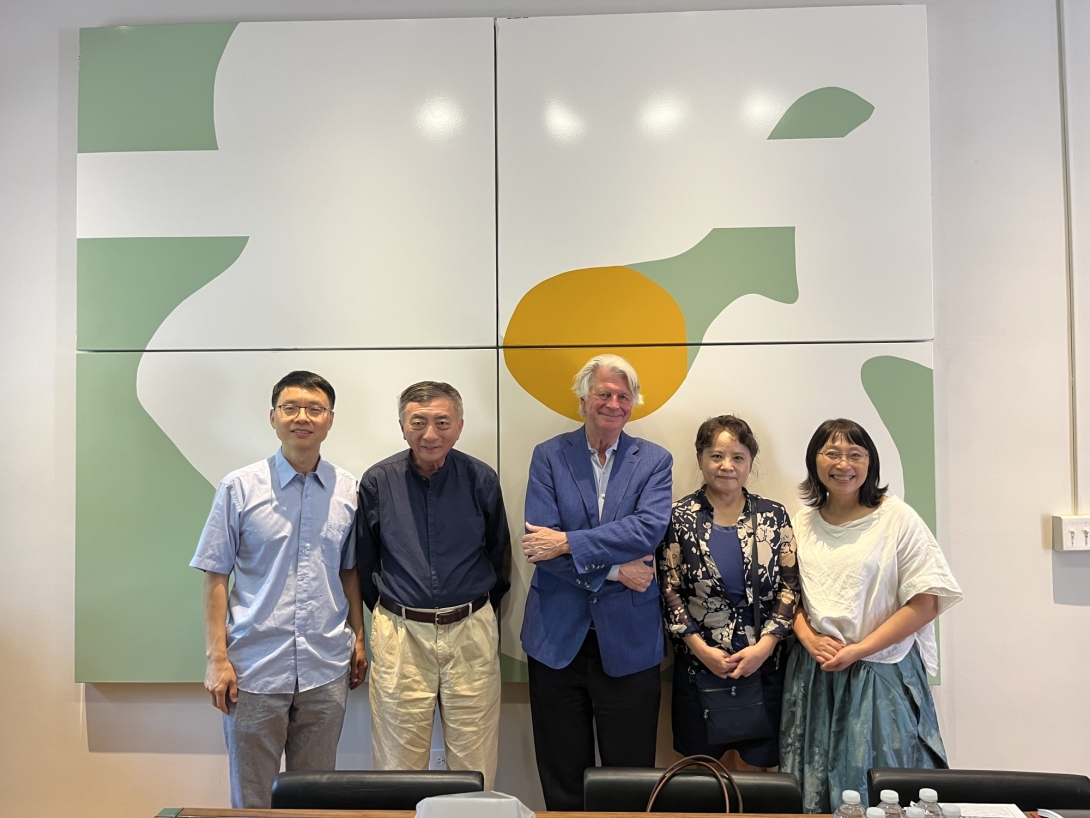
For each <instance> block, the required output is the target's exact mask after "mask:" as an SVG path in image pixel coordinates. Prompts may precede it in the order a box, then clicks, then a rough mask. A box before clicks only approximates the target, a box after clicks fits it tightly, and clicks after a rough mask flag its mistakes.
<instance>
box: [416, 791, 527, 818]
mask: <svg viewBox="0 0 1090 818" xmlns="http://www.w3.org/2000/svg"><path fill="white" fill-rule="evenodd" d="M416 818H534V811H533V810H532V809H530V808H529V807H528V806H526V805H525V804H523V803H522V802H521V801H519V800H518V799H517V798H516V797H515V796H513V795H507V794H506V793H502V792H461V793H457V794H455V795H433V796H432V797H431V798H425V799H424V800H423V801H421V802H420V803H419V804H417V805H416Z"/></svg>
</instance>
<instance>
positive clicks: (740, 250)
mask: <svg viewBox="0 0 1090 818" xmlns="http://www.w3.org/2000/svg"><path fill="white" fill-rule="evenodd" d="M626 266H627V267H629V268H630V269H633V270H635V271H636V272H638V273H641V274H643V275H645V276H647V277H648V278H649V279H651V280H652V281H654V282H655V283H656V284H658V285H659V286H660V287H662V288H663V289H664V290H666V292H668V293H670V295H671V296H673V298H674V300H675V301H677V303H678V306H679V307H681V312H682V314H683V315H684V316H685V328H686V333H685V334H686V340H687V341H688V342H689V344H692V345H693V346H690V347H689V366H690V367H692V365H693V361H694V360H695V359H696V356H697V353H698V352H699V351H700V346H699V345H700V343H701V342H702V341H703V340H704V333H705V332H707V330H708V327H709V326H710V325H711V323H712V321H714V320H715V319H716V317H717V316H718V315H719V313H721V312H722V311H723V310H725V309H726V308H727V307H728V306H730V304H732V303H733V302H734V301H735V300H736V299H738V298H740V297H741V296H743V295H749V294H750V293H754V294H756V295H763V296H765V297H766V298H770V299H772V300H773V301H779V302H781V303H783V304H794V303H795V302H796V301H797V300H798V297H799V283H798V278H797V277H796V275H795V228H794V227H717V228H715V229H713V230H712V231H711V232H710V233H708V235H707V236H705V237H704V238H703V239H701V240H700V241H699V242H698V243H697V244H696V245H694V246H693V247H691V248H690V249H688V250H686V251H685V252H684V253H682V254H681V255H679V256H674V257H672V258H665V259H662V260H660V261H644V262H640V263H638V264H628V265H626Z"/></svg>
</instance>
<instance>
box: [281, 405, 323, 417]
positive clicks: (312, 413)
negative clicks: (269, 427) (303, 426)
mask: <svg viewBox="0 0 1090 818" xmlns="http://www.w3.org/2000/svg"><path fill="white" fill-rule="evenodd" d="M276 408H277V410H278V411H279V412H280V416H281V417H282V418H284V419H285V420H291V419H292V418H294V417H297V416H298V415H299V413H300V412H306V415H307V417H308V418H310V419H311V420H321V419H322V418H324V417H325V413H326V412H332V411H333V410H332V409H329V408H327V407H325V406H296V405H295V404H294V403H282V404H280V405H279V406H277V407H276Z"/></svg>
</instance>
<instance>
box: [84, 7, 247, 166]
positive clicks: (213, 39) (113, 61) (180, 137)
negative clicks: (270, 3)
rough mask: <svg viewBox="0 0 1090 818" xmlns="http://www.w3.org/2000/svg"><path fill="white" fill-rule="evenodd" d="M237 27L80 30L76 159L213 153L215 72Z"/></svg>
mask: <svg viewBox="0 0 1090 818" xmlns="http://www.w3.org/2000/svg"><path fill="white" fill-rule="evenodd" d="M237 25H238V23H195V24H187V25H166V26H117V27H114V28H84V29H80V33H79V56H80V67H79V137H78V150H79V152H80V153H100V152H104V151H207V150H211V151H214V150H216V149H217V147H218V146H217V143H216V122H215V112H214V110H213V97H214V94H215V84H216V70H217V68H218V67H219V63H220V58H221V57H222V56H223V51H224V49H225V48H226V47H227V41H228V40H229V39H230V38H231V34H232V33H233V32H234V30H235V26H237Z"/></svg>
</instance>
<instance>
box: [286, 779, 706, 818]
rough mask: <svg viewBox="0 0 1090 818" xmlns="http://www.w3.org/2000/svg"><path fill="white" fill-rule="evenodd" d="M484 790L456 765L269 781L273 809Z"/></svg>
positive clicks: (388, 802)
mask: <svg viewBox="0 0 1090 818" xmlns="http://www.w3.org/2000/svg"><path fill="white" fill-rule="evenodd" d="M483 790H484V775H483V774H482V773H479V772H470V771H461V770H457V771H456V770H423V771H420V772H417V771H411V770H409V771H405V770H336V771H329V772H290V773H280V775H278V776H277V777H276V780H275V781H274V782H273V788H272V808H273V809H373V810H381V809H385V810H413V809H416V804H417V802H418V801H420V800H421V799H422V798H428V797H429V796H432V795H451V794H452V793H457V792H481V791H483ZM720 800H722V799H720Z"/></svg>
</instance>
